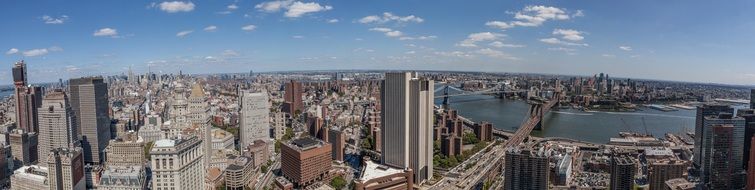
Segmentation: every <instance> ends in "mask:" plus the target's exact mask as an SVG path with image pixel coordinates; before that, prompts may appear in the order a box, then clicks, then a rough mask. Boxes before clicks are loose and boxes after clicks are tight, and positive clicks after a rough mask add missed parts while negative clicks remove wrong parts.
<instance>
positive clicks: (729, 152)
mask: <svg viewBox="0 0 755 190" xmlns="http://www.w3.org/2000/svg"><path fill="white" fill-rule="evenodd" d="M712 128H713V130H712V132H713V134H712V135H711V136H712V139H711V141H713V142H712V143H711V147H710V148H711V149H712V150H711V155H710V156H711V158H712V159H711V160H710V161H711V164H710V167H709V168H707V170H706V171H708V173H709V181H704V182H705V183H704V184H705V186H706V187H707V188H708V189H742V187H744V186H740V185H742V184H741V183H740V182H739V181H737V179H736V178H738V176H737V174H738V171H741V169H738V168H741V165H738V163H737V162H736V161H734V160H736V159H738V157H737V155H736V154H735V153H734V152H735V151H736V150H734V147H735V146H734V143H736V142H737V140H736V139H735V138H737V137H736V135H735V133H736V132H735V127H734V125H731V124H725V125H714V126H712Z"/></svg>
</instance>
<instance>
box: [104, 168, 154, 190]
mask: <svg viewBox="0 0 755 190" xmlns="http://www.w3.org/2000/svg"><path fill="white" fill-rule="evenodd" d="M145 180H146V173H145V170H144V167H142V166H141V165H134V166H119V167H108V168H107V169H106V170H105V171H102V176H101V177H100V184H99V185H98V186H97V189H104V190H142V189H145V188H146V185H147V184H146V183H145Z"/></svg>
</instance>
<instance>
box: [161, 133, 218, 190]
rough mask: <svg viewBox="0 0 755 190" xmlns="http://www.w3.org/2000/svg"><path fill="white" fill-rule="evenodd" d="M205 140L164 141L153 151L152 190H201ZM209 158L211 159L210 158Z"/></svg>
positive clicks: (189, 138) (177, 139) (195, 138)
mask: <svg viewBox="0 0 755 190" xmlns="http://www.w3.org/2000/svg"><path fill="white" fill-rule="evenodd" d="M202 149H203V147H202V140H201V139H200V138H198V137H196V136H192V137H188V138H185V139H180V138H174V139H161V140H158V141H155V144H154V146H153V147H152V149H150V155H151V163H152V167H151V168H152V179H153V181H152V189H153V190H175V189H201V188H202V187H204V179H205V168H204V162H203V156H205V155H203V154H204V151H203V150H202ZM207 156H209V155H207Z"/></svg>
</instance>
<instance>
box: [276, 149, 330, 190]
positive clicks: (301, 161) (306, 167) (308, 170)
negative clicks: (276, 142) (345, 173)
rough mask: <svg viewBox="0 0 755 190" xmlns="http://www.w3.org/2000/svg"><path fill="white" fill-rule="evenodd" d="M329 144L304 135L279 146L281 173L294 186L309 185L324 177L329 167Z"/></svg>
mask: <svg viewBox="0 0 755 190" xmlns="http://www.w3.org/2000/svg"><path fill="white" fill-rule="evenodd" d="M331 150H332V148H331V145H330V144H328V143H327V142H324V141H321V140H319V139H315V138H311V137H304V138H299V139H294V140H292V141H291V143H287V144H284V145H283V146H281V173H282V174H283V176H284V177H286V179H288V180H289V181H291V182H292V183H293V184H294V186H295V187H304V186H308V185H311V184H312V183H314V182H316V181H317V180H321V179H324V178H325V177H326V175H328V171H329V170H330V169H331V162H332V160H331V152H330V151H331Z"/></svg>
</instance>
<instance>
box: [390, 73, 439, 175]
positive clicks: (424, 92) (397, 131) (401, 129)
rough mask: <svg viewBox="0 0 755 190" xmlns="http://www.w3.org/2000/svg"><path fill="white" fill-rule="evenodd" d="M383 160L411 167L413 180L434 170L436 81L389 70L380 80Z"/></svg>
mask: <svg viewBox="0 0 755 190" xmlns="http://www.w3.org/2000/svg"><path fill="white" fill-rule="evenodd" d="M381 85H382V86H381V88H382V90H381V106H382V109H381V114H382V116H381V122H380V123H381V126H382V127H381V131H382V133H381V136H382V137H381V143H383V144H382V145H381V147H382V151H381V152H382V155H381V156H382V161H383V164H385V165H389V166H393V167H397V168H411V169H412V170H413V171H415V173H414V176H415V177H414V183H415V184H422V183H424V182H425V181H426V180H428V179H431V178H432V174H433V128H432V127H433V126H432V125H433V93H434V90H433V89H434V86H433V81H432V80H428V79H424V78H418V76H417V73H413V72H412V73H409V72H404V73H386V74H385V80H384V81H383V83H382V84H381Z"/></svg>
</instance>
